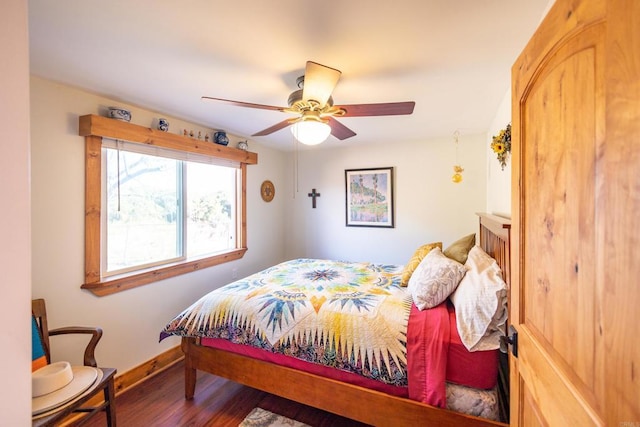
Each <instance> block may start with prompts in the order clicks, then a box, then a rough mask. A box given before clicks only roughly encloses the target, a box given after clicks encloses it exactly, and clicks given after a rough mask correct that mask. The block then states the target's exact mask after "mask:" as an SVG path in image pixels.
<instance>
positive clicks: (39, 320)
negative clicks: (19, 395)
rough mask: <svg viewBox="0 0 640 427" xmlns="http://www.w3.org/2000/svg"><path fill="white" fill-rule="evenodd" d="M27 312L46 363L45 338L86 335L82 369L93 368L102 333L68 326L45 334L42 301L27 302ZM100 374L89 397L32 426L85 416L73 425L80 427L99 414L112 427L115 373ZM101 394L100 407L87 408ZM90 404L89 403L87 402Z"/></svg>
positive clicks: (48, 355)
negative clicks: (31, 319)
mask: <svg viewBox="0 0 640 427" xmlns="http://www.w3.org/2000/svg"><path fill="white" fill-rule="evenodd" d="M31 310H32V312H33V316H34V318H35V320H36V324H37V326H38V329H39V331H40V337H41V339H42V346H43V348H44V352H45V356H46V358H47V363H51V346H50V344H49V337H50V336H54V335H63V334H90V335H91V339H90V341H89V343H88V344H87V347H86V349H85V351H84V365H85V366H92V367H94V368H97V363H96V358H95V355H94V352H95V349H96V345H97V344H98V341H100V338H102V329H100V328H92V327H80V326H71V327H64V328H57V329H52V330H49V328H48V325H47V309H46V306H45V302H44V300H43V299H35V300H32V301H31ZM98 369H100V370H102V373H103V376H102V379H101V380H100V382H99V383H98V384H97V385H95V386H93V387H92V389H91V391H90V393H87V394H85V395H84V396H82V397H81V398H80V399H78V400H77V401H74V402H73V403H72V404H71V405H68V406H63V407H62V408H61V409H60V410H59V411H57V412H55V413H53V414H50V415H47V416H44V417H41V418H37V417H36V418H35V419H34V420H33V426H38V427H40V426H55V425H58V424H60V422H61V421H62V420H64V419H65V418H67V417H69V416H70V415H72V414H74V413H86V414H87V415H86V416H83V417H82V418H81V419H80V420H79V421H78V422H77V423H75V424H74V425H80V424H82V423H84V422H85V421H86V420H88V419H89V418H91V417H92V416H93V415H95V414H97V413H99V412H100V411H103V410H104V411H105V412H106V416H107V425H108V426H109V427H115V426H116V408H115V385H114V376H115V374H116V370H115V369H113V368H98ZM100 392H102V393H103V395H104V398H103V399H101V400H102V403H99V404H97V405H96V406H88V405H89V403H93V402H94V401H97V399H98V398H97V397H96V396H99V393H100ZM90 401H91V402H90Z"/></svg>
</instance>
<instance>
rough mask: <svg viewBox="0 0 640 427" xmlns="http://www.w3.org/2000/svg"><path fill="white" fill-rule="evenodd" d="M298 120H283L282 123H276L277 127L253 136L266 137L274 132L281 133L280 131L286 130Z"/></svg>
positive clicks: (274, 126)
mask: <svg viewBox="0 0 640 427" xmlns="http://www.w3.org/2000/svg"><path fill="white" fill-rule="evenodd" d="M296 120H297V119H287V120H283V121H281V122H280V123H276V124H275V125H273V126H271V127H268V128H266V129H264V130H261V131H260V132H257V133H254V134H253V135H251V136H266V135H270V134H272V133H274V132H277V131H279V130H280V129H284V128H286V127H287V126H289V125H290V124H292V123H293V122H295V121H296Z"/></svg>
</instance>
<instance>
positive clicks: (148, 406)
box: [84, 362, 366, 427]
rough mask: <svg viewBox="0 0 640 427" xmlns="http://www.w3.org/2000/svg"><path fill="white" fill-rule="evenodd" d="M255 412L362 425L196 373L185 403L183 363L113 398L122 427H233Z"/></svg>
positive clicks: (318, 426) (319, 424) (99, 421)
mask: <svg viewBox="0 0 640 427" xmlns="http://www.w3.org/2000/svg"><path fill="white" fill-rule="evenodd" d="M282 386H283V387H286V384H282ZM255 407H261V408H263V409H266V410H269V411H271V412H274V413H277V414H280V415H284V416H285V417H289V418H292V419H295V420H297V421H300V422H303V423H306V424H309V425H311V426H314V427H329V426H331V427H341V426H349V427H351V426H353V427H364V426H366V424H362V423H359V422H357V421H353V420H350V419H348V418H344V417H340V416H338V415H334V414H331V413H328V412H324V411H321V410H319V409H315V408H312V407H309V406H306V405H301V404H299V403H295V402H292V401H290V400H287V399H283V398H280V397H277V396H273V395H271V394H268V393H264V392H262V391H259V390H256V389H252V388H249V387H245V386H242V385H240V384H237V383H234V382H231V381H227V380H225V379H223V378H220V377H216V376H213V375H210V374H206V373H203V372H198V382H197V384H196V394H195V397H194V398H193V400H190V401H189V400H185V398H184V362H179V363H176V364H175V365H173V366H171V367H169V368H168V369H166V370H165V371H163V372H160V373H159V374H157V375H156V376H154V377H152V378H150V379H148V380H146V381H144V382H142V383H140V384H138V385H136V386H134V387H132V388H131V389H129V390H127V391H125V392H123V393H122V394H121V395H119V396H117V397H116V414H117V415H116V418H117V425H118V426H120V427H123V426H124V427H138V426H140V427H142V426H144V427H147V426H154V427H164V426H167V427H174V426H181V427H182V426H189V427H205V426H207V427H208V426H216V427H218V426H219V427H237V426H238V424H239V423H240V422H241V421H242V420H243V419H244V417H245V416H247V414H249V412H251V410H252V409H253V408H255ZM84 425H87V426H91V427H93V426H96V427H98V426H99V427H103V426H105V425H106V417H105V415H104V414H103V413H101V414H99V415H96V416H95V417H93V419H91V420H89V422H87V423H86V424H84Z"/></svg>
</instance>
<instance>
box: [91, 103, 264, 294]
mask: <svg viewBox="0 0 640 427" xmlns="http://www.w3.org/2000/svg"><path fill="white" fill-rule="evenodd" d="M79 135H80V136H84V137H85V283H84V284H83V285H82V288H83V289H87V290H89V291H91V292H93V293H94V294H95V295H97V296H105V295H110V294H113V293H116V292H120V291H123V290H126V289H132V288H135V287H138V286H142V285H146V284H149V283H152V282H155V281H158V280H163V279H167V278H169V277H174V276H178V275H180V274H186V273H190V272H192V271H196V270H199V269H202V268H206V267H211V266H214V265H218V264H223V263H225V262H229V261H233V260H236V259H240V258H242V257H243V256H244V254H245V252H246V251H247V233H246V231H247V210H246V209H247V208H246V206H247V204H246V192H247V188H246V181H247V180H246V177H247V165H254V164H257V163H258V155H257V154H256V153H253V152H250V151H245V150H240V149H237V148H233V147H227V146H224V145H219V144H214V143H212V142H205V141H201V140H197V139H194V138H190V137H187V136H182V135H176V134H171V133H168V132H162V131H159V130H155V129H151V128H147V127H144V126H139V125H135V124H131V123H128V122H123V121H120V120H115V119H110V118H107V117H102V116H97V115H94V114H89V115H85V116H81V117H80V120H79ZM103 137H106V138H113V139H120V140H125V141H129V142H136V143H140V144H148V145H153V146H157V147H163V148H168V149H172V150H179V151H187V152H191V153H197V154H202V155H206V156H211V157H215V158H218V159H225V160H231V161H235V162H239V163H240V171H241V174H242V179H241V189H240V191H239V194H240V197H241V203H240V205H241V209H240V211H239V214H240V218H239V220H238V221H237V222H238V228H239V229H238V242H239V247H238V248H236V249H233V250H231V251H228V252H224V253H221V254H218V255H215V256H212V257H207V258H200V259H195V260H187V261H184V262H179V263H175V264H171V265H167V266H162V267H159V268H158V267H156V268H152V269H148V270H144V271H140V272H135V273H131V274H126V275H121V276H114V277H109V278H103V277H102V276H101V269H100V264H101V257H100V250H101V246H100V239H101V235H102V233H101V231H102V230H101V227H102V223H101V221H100V214H101V199H102V196H101V194H102V189H101V180H102V138H103Z"/></svg>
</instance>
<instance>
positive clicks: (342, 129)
mask: <svg viewBox="0 0 640 427" xmlns="http://www.w3.org/2000/svg"><path fill="white" fill-rule="evenodd" d="M329 126H331V135H333V136H335V137H336V138H338V139H339V140H341V141H342V140H343V139H347V138H351V137H352V136H355V135H356V133H355V132H354V131H352V130H351V129H349V128H348V127H346V126H345V125H343V124H342V123H340V122H339V121H337V120H336V119H334V118H333V117H329Z"/></svg>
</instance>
